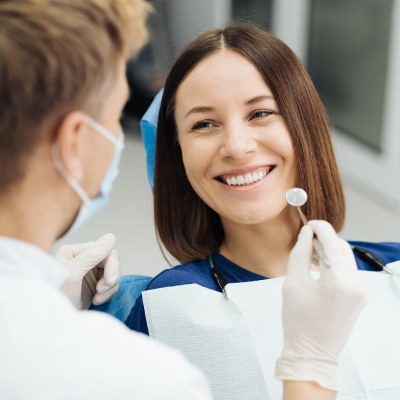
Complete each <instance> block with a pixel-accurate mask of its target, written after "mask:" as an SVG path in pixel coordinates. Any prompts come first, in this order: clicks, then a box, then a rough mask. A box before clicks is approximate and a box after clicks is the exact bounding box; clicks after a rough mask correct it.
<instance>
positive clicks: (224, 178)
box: [214, 164, 276, 189]
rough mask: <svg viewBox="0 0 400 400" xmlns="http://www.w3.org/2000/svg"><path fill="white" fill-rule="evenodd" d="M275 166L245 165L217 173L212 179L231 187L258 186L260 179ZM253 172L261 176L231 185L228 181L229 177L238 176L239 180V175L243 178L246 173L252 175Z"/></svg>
mask: <svg viewBox="0 0 400 400" xmlns="http://www.w3.org/2000/svg"><path fill="white" fill-rule="evenodd" d="M275 168H276V165H275V164H267V165H263V166H259V165H258V166H249V167H245V168H240V169H234V170H230V171H229V172H227V173H224V174H221V175H217V176H215V177H214V180H216V181H217V182H219V183H221V184H222V185H224V186H228V187H232V188H235V189H238V188H244V187H247V188H249V187H254V186H258V184H259V183H260V182H261V181H263V180H264V178H265V177H266V176H267V175H269V174H270V173H271V172H272V171H273V170H274V169H275ZM254 174H260V175H261V174H262V175H263V177H262V178H259V179H258V180H257V181H254V182H248V183H246V184H238V185H236V184H235V185H231V183H230V182H229V180H230V179H235V178H238V180H239V177H242V180H243V179H245V177H247V176H248V175H254ZM235 182H236V179H235ZM243 182H244V181H243Z"/></svg>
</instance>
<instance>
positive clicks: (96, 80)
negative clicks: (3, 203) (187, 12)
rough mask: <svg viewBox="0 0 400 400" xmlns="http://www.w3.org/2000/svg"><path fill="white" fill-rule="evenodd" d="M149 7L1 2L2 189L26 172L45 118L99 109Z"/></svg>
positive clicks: (133, 1)
mask: <svg viewBox="0 0 400 400" xmlns="http://www.w3.org/2000/svg"><path fill="white" fill-rule="evenodd" d="M150 9H151V7H150V5H149V4H148V3H146V2H145V1H144V0H2V1H0V110H1V116H0V143H1V145H0V190H1V191H2V192H3V191H4V189H6V188H7V186H9V185H10V184H11V183H13V182H15V181H16V180H18V179H19V178H21V177H22V176H23V172H24V160H25V159H26V158H27V155H29V153H30V152H31V151H32V149H34V148H35V145H36V144H37V143H38V142H39V140H40V139H41V138H42V137H43V135H44V132H42V131H44V129H43V126H44V125H45V124H47V125H46V126H50V127H53V129H54V128H55V127H56V126H57V124H58V123H59V122H60V121H61V120H62V118H63V117H64V116H65V115H67V114H68V113H69V112H71V111H73V110H76V109H80V110H83V111H86V112H90V113H91V114H92V115H95V114H96V113H99V111H100V110H101V107H102V105H103V103H104V100H105V98H106V96H107V94H108V92H109V90H110V89H111V85H112V82H113V80H114V78H115V74H116V72H117V66H118V65H119V63H120V62H121V60H124V59H127V58H128V57H131V56H133V55H135V54H136V53H137V52H138V51H139V49H140V48H141V47H142V46H143V44H144V43H145V42H146V40H147V36H148V32H147V28H146V19H147V15H148V13H149V11H150ZM51 130H52V129H46V132H51Z"/></svg>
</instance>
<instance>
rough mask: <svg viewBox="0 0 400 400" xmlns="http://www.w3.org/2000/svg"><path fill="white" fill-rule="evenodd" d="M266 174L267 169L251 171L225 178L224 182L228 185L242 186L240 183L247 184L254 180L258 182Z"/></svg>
mask: <svg viewBox="0 0 400 400" xmlns="http://www.w3.org/2000/svg"><path fill="white" fill-rule="evenodd" d="M268 172H270V171H268ZM266 175H267V171H258V172H253V173H248V174H246V175H244V176H243V175H238V176H232V177H230V178H226V179H225V182H226V183H227V184H228V185H229V186H242V185H249V184H251V183H254V182H258V181H260V180H261V179H263V178H264V176H266Z"/></svg>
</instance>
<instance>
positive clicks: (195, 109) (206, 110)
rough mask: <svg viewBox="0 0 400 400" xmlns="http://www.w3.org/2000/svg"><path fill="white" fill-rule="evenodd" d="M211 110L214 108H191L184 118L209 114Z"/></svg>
mask: <svg viewBox="0 0 400 400" xmlns="http://www.w3.org/2000/svg"><path fill="white" fill-rule="evenodd" d="M213 110H215V108H214V107H208V106H197V107H193V108H191V109H190V110H189V111H188V112H187V114H186V115H185V118H186V117H187V116H188V115H190V114H196V113H203V112H209V111H213Z"/></svg>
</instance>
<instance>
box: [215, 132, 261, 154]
mask: <svg viewBox="0 0 400 400" xmlns="http://www.w3.org/2000/svg"><path fill="white" fill-rule="evenodd" d="M256 149H257V140H256V138H255V137H254V132H252V131H251V128H249V127H248V126H245V125H236V126H229V127H226V128H225V131H224V134H223V135H222V144H221V149H220V155H221V157H223V158H233V159H237V160H240V159H242V158H244V157H246V156H247V155H248V154H250V153H253V152H254V151H255V150H256Z"/></svg>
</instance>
